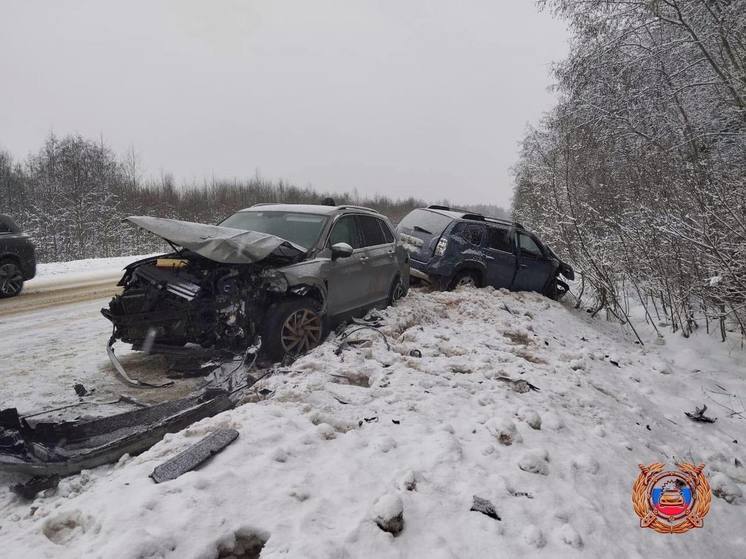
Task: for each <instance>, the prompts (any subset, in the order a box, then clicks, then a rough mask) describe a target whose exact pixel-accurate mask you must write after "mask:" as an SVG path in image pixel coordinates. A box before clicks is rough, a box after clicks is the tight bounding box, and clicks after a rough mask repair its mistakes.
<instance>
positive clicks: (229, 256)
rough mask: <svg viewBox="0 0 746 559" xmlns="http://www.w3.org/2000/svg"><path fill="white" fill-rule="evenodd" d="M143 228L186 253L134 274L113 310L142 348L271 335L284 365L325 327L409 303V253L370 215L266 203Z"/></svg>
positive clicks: (148, 221) (270, 345)
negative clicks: (213, 218) (217, 217)
mask: <svg viewBox="0 0 746 559" xmlns="http://www.w3.org/2000/svg"><path fill="white" fill-rule="evenodd" d="M127 219H128V220H129V221H130V222H131V223H133V224H134V225H137V226H138V227H140V228H142V229H145V230H146V231H149V232H151V233H153V234H155V235H158V236H159V237H161V238H163V239H165V240H166V241H168V242H169V243H170V244H171V245H172V246H173V247H174V249H175V252H173V253H169V254H165V255H162V256H159V257H152V258H147V259H145V260H140V261H138V262H135V263H133V264H131V265H130V266H128V267H127V269H126V272H125V274H124V277H123V278H122V280H121V281H120V285H122V286H123V287H124V290H123V293H122V294H121V295H118V296H116V297H114V299H112V301H111V303H110V304H109V307H108V308H105V309H102V313H103V314H104V316H106V317H107V318H108V319H109V320H110V321H111V322H112V323H113V324H114V335H113V337H112V343H113V341H114V340H122V341H124V342H127V343H131V344H133V347H134V348H135V349H141V348H144V347H147V348H148V349H151V350H152V348H153V347H157V346H158V345H165V346H174V345H183V344H186V343H197V344H200V345H202V346H204V347H215V348H227V349H234V350H236V349H240V348H245V347H247V346H248V345H250V344H252V343H253V342H254V340H255V338H256V337H257V336H259V335H260V336H261V337H262V347H263V349H264V351H265V352H266V354H268V355H269V356H270V357H272V358H275V359H280V358H282V357H283V356H284V355H287V354H299V353H303V352H305V351H307V350H309V349H311V348H312V347H314V346H316V345H318V344H319V343H320V342H321V341H322V339H323V335H324V332H325V330H327V329H328V328H329V327H330V326H333V325H335V324H337V323H339V322H340V321H342V320H345V319H348V318H350V317H353V316H355V315H360V314H363V313H365V312H366V311H367V310H369V309H371V308H373V307H377V306H378V307H380V306H386V305H388V304H391V303H392V302H394V301H395V300H397V299H398V298H400V297H402V296H404V295H405V294H406V292H407V290H408V287H409V255H408V253H407V251H406V250H405V249H404V248H403V247H402V246H401V245H400V243H398V242H397V236H396V234H395V233H394V228H393V227H392V225H391V223H390V222H389V220H388V219H387V218H386V217H384V216H383V215H382V214H380V213H378V212H376V211H375V210H371V209H369V208H362V207H357V206H322V205H296V204H258V205H255V206H252V207H251V208H247V209H244V210H241V211H239V212H237V213H235V214H233V215H232V216H230V217H229V218H227V219H225V220H224V221H223V222H221V223H220V224H219V225H204V224H198V223H190V222H184V221H177V220H172V219H163V218H154V217H130V218H127Z"/></svg>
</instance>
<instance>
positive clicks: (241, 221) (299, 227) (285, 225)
mask: <svg viewBox="0 0 746 559" xmlns="http://www.w3.org/2000/svg"><path fill="white" fill-rule="evenodd" d="M326 219H327V218H326V216H323V215H315V214H306V213H292V212H255V211H248V212H238V213H235V214H233V215H232V216H230V217H229V218H228V219H226V220H225V221H223V222H222V223H220V224H219V225H221V226H223V227H233V228H234V229H244V230H246V231H258V232H259V233H267V234H269V235H274V236H275V237H280V238H281V239H285V240H286V241H290V242H291V243H294V244H296V245H298V246H301V247H303V248H304V249H306V250H308V249H310V248H311V247H312V246H314V245H315V244H316V241H317V240H318V239H319V236H320V235H321V230H322V229H323V228H324V223H325V222H326Z"/></svg>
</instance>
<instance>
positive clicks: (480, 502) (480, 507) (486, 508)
mask: <svg viewBox="0 0 746 559" xmlns="http://www.w3.org/2000/svg"><path fill="white" fill-rule="evenodd" d="M469 510H472V511H474V512H481V513H482V514H484V515H486V516H489V517H490V518H494V519H495V520H502V518H500V516H499V515H498V514H497V510H495V505H493V504H492V503H491V502H489V501H488V500H487V499H482V498H481V497H477V496H476V495H474V503H473V504H472V505H471V508H470V509H469Z"/></svg>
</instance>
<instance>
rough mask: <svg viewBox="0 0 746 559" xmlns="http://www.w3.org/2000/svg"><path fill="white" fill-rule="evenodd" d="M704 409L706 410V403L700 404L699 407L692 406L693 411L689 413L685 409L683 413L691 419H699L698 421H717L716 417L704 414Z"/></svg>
mask: <svg viewBox="0 0 746 559" xmlns="http://www.w3.org/2000/svg"><path fill="white" fill-rule="evenodd" d="M706 411H707V405H706V404H702V407H701V408H700V407H695V408H694V413H690V412H688V411H685V412H684V413H685V414H686V416H687V417H688V418H689V419H691V420H692V421H699V422H700V423H715V422H716V421H717V418H716V417H708V416H706V415H705V412H706Z"/></svg>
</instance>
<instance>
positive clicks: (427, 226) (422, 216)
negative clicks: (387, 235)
mask: <svg viewBox="0 0 746 559" xmlns="http://www.w3.org/2000/svg"><path fill="white" fill-rule="evenodd" d="M451 221H452V219H451V218H450V217H446V216H444V215H442V214H439V213H435V212H431V211H429V210H414V211H411V212H409V213H408V214H407V216H406V217H405V218H404V219H402V220H401V222H400V223H399V227H406V228H407V229H416V230H419V231H420V233H428V234H430V235H440V234H441V233H442V232H443V231H444V230H445V228H446V227H448V225H449V224H450V223H451Z"/></svg>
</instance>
